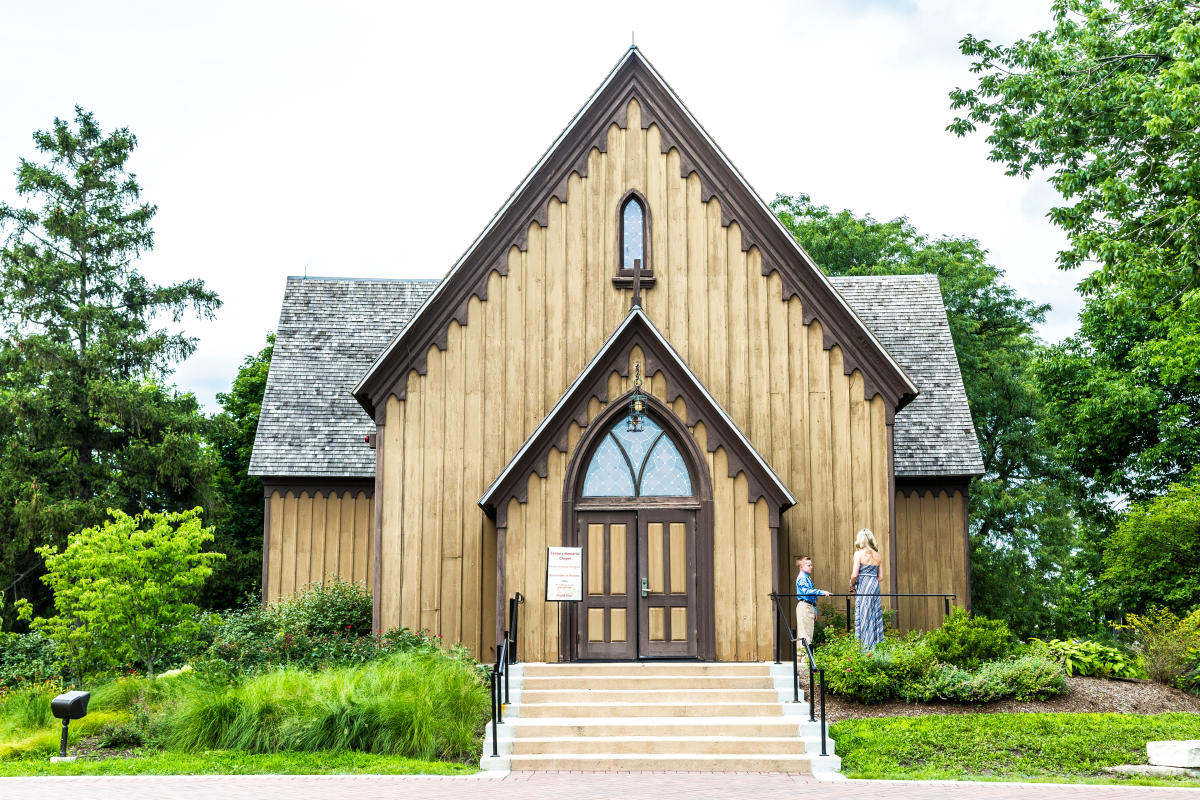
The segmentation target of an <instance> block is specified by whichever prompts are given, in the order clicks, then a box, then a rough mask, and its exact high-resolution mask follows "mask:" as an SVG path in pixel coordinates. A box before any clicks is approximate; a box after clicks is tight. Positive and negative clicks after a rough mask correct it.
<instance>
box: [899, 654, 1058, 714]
mask: <svg viewBox="0 0 1200 800" xmlns="http://www.w3.org/2000/svg"><path fill="white" fill-rule="evenodd" d="M1066 691H1067V673H1066V670H1065V669H1064V668H1063V665H1062V664H1060V663H1059V662H1057V661H1055V660H1054V659H1053V658H1051V657H1050V656H1048V655H1047V654H1046V653H1045V652H1036V653H1030V654H1028V655H1024V656H1017V657H1015V658H1009V659H1005V660H1003V661H990V662H987V663H985V664H983V665H982V666H981V667H980V668H979V669H977V670H974V671H971V670H965V669H962V668H961V667H956V666H954V665H953V664H938V665H937V666H936V667H934V668H933V669H932V670H930V671H929V672H928V673H927V674H926V676H925V677H924V678H923V679H921V680H918V681H913V682H911V683H908V684H905V685H903V686H901V687H899V690H898V694H899V695H900V697H902V698H903V699H905V700H907V701H910V702H912V701H917V700H919V701H922V702H931V701H933V700H951V701H955V702H959V703H990V702H992V701H995V700H1000V699H1003V698H1005V697H1015V698H1016V699H1017V700H1045V699H1046V698H1048V697H1054V696H1057V695H1060V694H1064V693H1065V692H1066Z"/></svg>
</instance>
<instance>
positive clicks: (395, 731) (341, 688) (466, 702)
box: [164, 650, 489, 759]
mask: <svg viewBox="0 0 1200 800" xmlns="http://www.w3.org/2000/svg"><path fill="white" fill-rule="evenodd" d="M488 706H489V701H488V693H487V687H486V686H485V685H484V684H483V682H482V681H481V680H480V678H479V674H478V672H477V671H476V670H475V669H473V668H472V665H471V664H468V663H466V662H464V661H463V660H461V659H457V658H454V657H451V656H448V655H446V654H444V653H441V652H437V651H431V650H423V651H409V652H404V653H397V654H393V655H390V656H388V657H387V658H385V659H381V660H377V661H374V662H371V663H369V664H363V665H359V666H353V667H340V668H335V669H329V670H325V671H322V672H306V671H301V670H297V669H292V668H287V669H280V670H275V671H273V672H267V673H264V674H261V675H257V676H254V677H251V678H247V679H246V680H244V681H242V682H241V683H239V684H237V685H233V686H227V687H209V688H204V689H198V690H194V691H191V692H189V693H187V694H185V695H183V696H181V697H180V699H179V701H178V702H177V703H176V704H175V705H174V706H173V707H172V708H171V709H170V710H169V711H168V714H167V717H166V720H165V727H164V730H165V731H167V736H166V743H167V744H169V745H171V746H174V747H178V748H181V749H185V750H203V749H232V750H244V751H248V752H254V753H270V752H278V751H281V750H303V751H313V750H344V749H349V750H362V751H367V752H377V753H387V754H392V755H403V756H408V757H412V758H423V759H432V758H435V757H436V758H447V759H462V758H467V757H469V756H471V755H473V754H474V753H475V749H476V747H477V743H478V732H479V730H480V728H481V727H482V725H483V723H484V721H485V720H486V717H487V714H488Z"/></svg>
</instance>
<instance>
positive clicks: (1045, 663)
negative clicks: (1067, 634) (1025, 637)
mask: <svg viewBox="0 0 1200 800" xmlns="http://www.w3.org/2000/svg"><path fill="white" fill-rule="evenodd" d="M994 663H995V665H996V666H995V669H996V672H997V674H998V676H999V677H1000V679H1001V680H1003V682H1004V683H1005V684H1007V686H1008V688H1009V690H1010V692H1011V694H1012V696H1013V697H1014V698H1016V699H1017V700H1023V701H1028V700H1045V699H1047V698H1050V697H1057V696H1059V695H1062V694H1066V693H1067V671H1066V669H1065V668H1064V667H1063V665H1062V664H1060V663H1058V661H1057V660H1055V659H1054V658H1053V657H1052V656H1050V655H1049V654H1048V653H1044V652H1043V653H1030V654H1029V655H1024V656H1018V657H1016V658H1010V659H1007V660H1005V661H998V662H994Z"/></svg>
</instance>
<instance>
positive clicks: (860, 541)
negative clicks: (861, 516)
mask: <svg viewBox="0 0 1200 800" xmlns="http://www.w3.org/2000/svg"><path fill="white" fill-rule="evenodd" d="M864 547H869V548H871V549H872V550H874V551H875V552H879V545H877V544H875V534H873V533H871V529H870V528H863V529H862V530H861V531H859V532H858V533H857V534H856V535H855V536H854V549H855V550H862V549H863V548H864Z"/></svg>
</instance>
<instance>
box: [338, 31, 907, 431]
mask: <svg viewBox="0 0 1200 800" xmlns="http://www.w3.org/2000/svg"><path fill="white" fill-rule="evenodd" d="M634 108H636V112H637V120H636V124H637V125H638V127H640V128H641V129H642V130H646V129H649V128H650V127H651V126H654V127H655V128H656V129H657V130H658V134H659V141H660V142H661V151H662V153H664V154H665V153H669V152H670V151H672V150H674V151H675V152H677V153H678V156H679V159H678V162H679V169H680V174H681V176H682V177H688V176H691V175H692V174H695V175H696V176H697V177H698V179H699V181H700V190H701V192H700V199H701V200H702V201H703V202H708V201H709V200H711V199H713V198H716V199H717V200H718V201H719V207H720V211H721V224H722V225H723V226H726V227H728V226H730V225H732V224H733V223H735V222H736V223H737V225H738V228H739V230H740V234H741V249H742V251H743V252H745V251H749V250H751V249H752V248H757V250H758V252H759V253H760V255H761V263H762V274H763V275H764V276H768V275H770V274H772V273H777V274H778V275H779V276H780V278H781V284H780V285H781V287H782V298H781V299H785V300H786V299H788V298H790V297H799V298H800V300H801V306H802V308H803V312H804V322H805V324H807V323H809V322H811V321H812V320H814V319H819V320H820V322H821V329H822V332H823V337H824V342H823V344H824V346H825V348H826V349H829V348H831V347H832V346H833V345H835V344H836V345H839V346H840V347H841V349H842V351H843V353H844V356H845V360H844V364H845V368H846V372H847V374H848V373H850V372H851V371H853V370H854V369H859V370H860V371H861V372H862V373H863V376H864V380H865V386H866V391H867V393H868V396H871V395H873V394H875V393H879V394H882V395H883V396H884V398H885V400H886V401H887V403H888V405H889V407H890V408H891V409H892V410H893V411H894V410H896V409H899V408H901V407H903V406H904V405H905V404H906V403H908V402H909V401H911V400H912V398H913V397H915V396H916V394H917V387H916V385H915V384H914V383H913V382H912V381H911V380H910V379H909V378H908V376H907V375H906V374H905V372H904V370H903V369H902V368H901V367H900V366H899V364H897V362H896V361H895V360H894V359H893V358H892V357H891V355H890V354H889V353H888V352H887V350H886V349H885V348H884V347H883V345H882V344H881V343H880V342H879V340H878V339H876V337H875V336H874V334H873V333H872V332H871V331H870V330H869V329H868V328H867V326H866V325H865V324H863V322H862V321H861V320H860V319H859V318H858V317H857V315H856V314H855V313H854V311H853V310H851V308H850V306H849V305H848V304H847V303H846V302H845V301H844V300H843V299H842V297H841V296H840V295H839V294H838V293H837V291H836V290H835V289H834V288H833V286H832V285H831V284H830V282H829V280H828V279H827V278H826V277H825V275H824V274H823V273H822V272H821V270H820V269H819V268H818V267H817V266H816V264H815V263H814V262H813V261H812V259H811V258H810V257H809V256H808V254H807V253H806V252H805V251H804V250H803V249H802V248H801V247H800V246H799V245H798V244H797V242H796V241H795V239H794V238H793V237H792V236H791V235H790V234H789V233H788V232H787V230H786V229H785V228H784V227H783V225H782V224H781V223H780V222H779V220H778V219H777V218H776V217H775V215H774V214H773V213H772V212H771V210H770V208H769V207H768V206H767V204H766V203H765V202H764V201H763V200H762V198H761V197H759V195H758V194H757V193H756V192H755V191H754V189H753V188H752V187H751V186H750V184H749V183H748V182H747V181H746V179H745V178H744V177H743V176H742V175H741V173H740V172H738V171H737V169H736V168H735V167H734V166H733V164H732V162H730V161H729V159H728V158H727V157H726V156H725V154H724V153H723V152H722V151H721V149H720V148H719V147H718V146H717V144H716V142H714V141H713V139H712V138H711V137H710V136H709V135H708V133H707V132H706V131H705V130H704V128H703V127H702V126H701V125H700V123H699V121H698V120H696V118H695V117H694V116H693V115H692V113H691V112H690V111H689V110H688V109H687V107H686V106H685V105H684V104H683V102H682V100H681V99H680V98H679V96H678V95H676V94H675V92H674V90H672V89H671V87H670V86H669V85H668V84H667V82H666V81H665V80H664V79H663V78H662V76H661V75H660V74H659V72H658V71H657V70H656V69H655V68H654V66H653V65H652V64H651V63H650V61H649V60H648V59H647V58H646V56H645V55H644V53H643V52H642V51H641V50H640V49H639V48H637V47H630V48H629V49H628V50H626V51H625V52H624V53H623V55H622V56H621V58H620V59H619V60H618V62H617V64H616V65H615V66H614V67H613V69H612V70H611V71H610V72H609V73H608V75H607V76H606V77H605V79H604V81H603V82H602V83H601V84H600V86H599V87H598V88H597V89H596V91H595V92H593V93H592V95H591V97H590V98H589V99H588V101H587V102H586V103H585V104H584V106H583V107H582V108H581V109H580V110H579V112H578V113H577V114H576V115H575V116H574V117H573V118H572V120H571V122H570V123H569V124H568V125H567V127H566V128H565V129H564V130H563V131H562V133H560V134H559V136H558V137H557V138H556V139H555V141H554V143H553V144H552V145H551V146H550V148H549V149H548V150H547V151H546V153H545V154H544V155H543V156H542V158H541V159H540V160H539V161H538V163H537V164H536V165H535V166H534V167H533V169H532V170H531V171H530V172H529V174H528V175H527V176H526V177H525V179H524V180H523V181H522V182H521V184H520V185H519V186H518V187H517V188H516V190H515V191H513V193H512V194H511V195H510V196H509V198H508V200H507V201H506V202H505V203H504V205H503V206H502V207H501V208H500V210H499V211H498V212H497V213H496V215H495V217H493V219H492V221H491V222H490V223H489V224H488V226H487V227H486V228H485V229H484V230H483V232H482V233H481V234H480V235H479V236H478V237H477V238H476V239H475V241H474V242H473V243H472V244H471V246H470V247H469V248H468V249H467V251H466V252H465V253H464V254H463V255H462V257H461V258H460V259H459V260H458V262H457V263H456V264H455V265H454V266H453V268H451V270H450V271H449V273H448V274H447V275H446V277H445V278H444V279H443V280H442V282H441V283H440V284H439V285H438V287H437V288H436V289H435V290H434V292H433V293H432V294H431V295H430V296H429V298H428V299H427V300H426V302H425V304H424V305H423V306H422V307H421V308H420V309H419V310H418V311H417V313H416V315H415V316H414V317H413V320H412V322H411V323H410V324H409V325H408V326H407V327H406V328H405V329H404V330H403V331H401V333H400V334H399V335H398V336H397V337H396V338H395V340H393V342H392V343H391V345H389V347H388V348H386V349H385V350H384V351H383V352H382V353H381V354H380V355H379V357H378V358H377V359H376V360H375V362H374V363H373V364H372V365H371V367H370V368H369V369H368V371H367V373H366V374H365V375H364V376H363V378H362V380H361V381H360V382H359V384H358V385H357V386H356V387H355V389H354V395H355V397H356V398H357V399H358V400H359V402H360V403H361V404H362V405H363V407H364V408H366V409H367V411H368V413H372V414H373V413H374V409H375V407H376V405H377V404H378V403H379V401H380V400H382V399H383V398H385V397H386V396H387V394H388V393H389V392H390V393H393V394H396V395H397V396H398V397H401V398H403V397H404V394H405V385H404V377H405V376H406V375H407V374H408V372H409V371H410V370H412V369H416V370H417V371H418V372H419V373H420V374H422V375H424V374H425V370H426V365H425V360H426V355H427V353H428V350H429V347H430V346H433V345H436V346H438V347H439V348H440V349H443V350H444V349H445V347H446V337H447V332H448V328H449V323H450V321H451V320H457V321H458V322H459V324H466V322H467V319H466V316H467V307H468V304H469V301H470V298H471V297H472V296H476V297H478V298H479V299H480V300H483V301H486V300H487V291H488V289H487V286H488V277H489V275H491V274H492V273H493V272H495V273H498V274H499V275H501V276H507V274H508V258H509V251H510V250H511V249H512V248H513V247H516V248H518V249H520V250H522V251H524V250H526V249H527V246H528V235H529V229H530V226H531V225H533V224H535V223H536V224H537V225H539V226H540V227H542V228H545V227H547V226H548V224H549V223H548V214H549V207H550V203H551V201H552V200H553V199H555V198H557V199H558V200H559V201H560V202H566V200H567V184H568V181H569V178H570V177H571V175H572V174H577V175H579V176H580V177H587V174H588V161H589V157H590V154H591V153H592V152H593V151H594V150H599V151H600V152H601V153H605V152H607V147H608V132H609V129H610V128H611V127H612V126H613V125H616V126H617V127H619V128H621V129H628V128H629V126H630V125H631V123H633V120H632V119H631V117H632V116H633V115H632V114H631V111H632V110H633V109H634Z"/></svg>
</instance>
